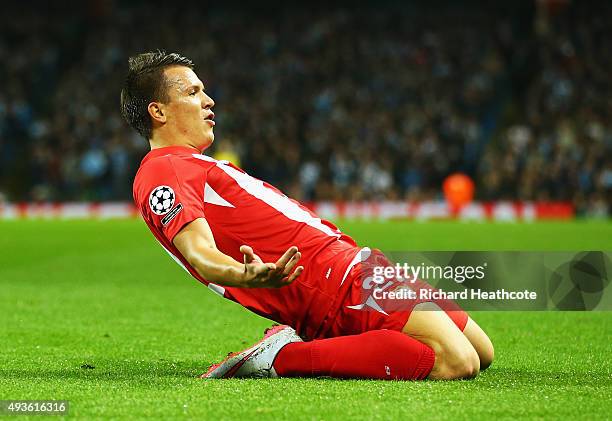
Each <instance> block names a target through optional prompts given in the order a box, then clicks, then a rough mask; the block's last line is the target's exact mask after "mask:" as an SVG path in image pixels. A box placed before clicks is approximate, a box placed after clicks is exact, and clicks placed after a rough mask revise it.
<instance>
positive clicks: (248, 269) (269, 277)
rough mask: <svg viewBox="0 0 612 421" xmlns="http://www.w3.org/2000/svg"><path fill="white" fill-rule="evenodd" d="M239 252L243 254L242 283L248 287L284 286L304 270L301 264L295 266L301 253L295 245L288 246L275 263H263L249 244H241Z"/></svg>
mask: <svg viewBox="0 0 612 421" xmlns="http://www.w3.org/2000/svg"><path fill="white" fill-rule="evenodd" d="M240 252H241V253H242V254H243V255H244V284H245V286H246V287H248V288H280V287H284V286H286V285H289V284H290V283H292V282H293V281H295V280H296V279H297V277H298V276H300V274H301V273H302V271H303V270H304V267H303V266H297V267H296V265H297V262H298V261H299V260H300V257H302V253H300V252H299V251H298V248H297V247H295V246H293V247H289V249H288V250H287V251H286V252H285V253H284V254H283V255H282V256H281V258H280V259H278V261H277V262H276V263H264V262H263V261H262V260H261V258H260V257H259V256H258V255H256V254H255V253H254V252H253V249H252V248H251V247H249V246H241V247H240ZM294 269H295V270H294ZM292 272H293V273H292Z"/></svg>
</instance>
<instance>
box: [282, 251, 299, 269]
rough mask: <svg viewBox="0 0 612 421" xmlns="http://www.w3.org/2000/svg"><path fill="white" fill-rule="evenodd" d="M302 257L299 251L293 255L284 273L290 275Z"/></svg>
mask: <svg viewBox="0 0 612 421" xmlns="http://www.w3.org/2000/svg"><path fill="white" fill-rule="evenodd" d="M300 257H302V253H300V252H299V251H298V252H297V253H295V254H294V255H293V257H292V258H291V260H289V262H288V263H287V265H286V266H285V269H284V270H283V275H289V274H290V273H291V271H292V270H293V268H294V267H295V265H297V263H298V261H299V260H300Z"/></svg>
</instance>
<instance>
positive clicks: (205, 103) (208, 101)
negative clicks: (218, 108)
mask: <svg viewBox="0 0 612 421" xmlns="http://www.w3.org/2000/svg"><path fill="white" fill-rule="evenodd" d="M214 106H215V101H213V99H212V98H211V97H209V96H208V95H206V94H204V98H203V99H202V108H204V109H205V110H207V109H209V108H212V107H214Z"/></svg>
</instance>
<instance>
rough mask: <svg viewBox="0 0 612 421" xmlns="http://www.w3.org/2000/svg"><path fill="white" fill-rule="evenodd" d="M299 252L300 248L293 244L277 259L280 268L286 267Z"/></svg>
mask: <svg viewBox="0 0 612 421" xmlns="http://www.w3.org/2000/svg"><path fill="white" fill-rule="evenodd" d="M297 252H298V248H297V247H296V246H291V247H289V249H287V251H286V252H285V254H283V255H282V256H281V258H280V259H278V260H277V262H276V266H277V267H279V268H284V267H285V265H286V264H287V262H288V261H289V260H290V259H291V258H292V257H293V256H294V255H295V253H297Z"/></svg>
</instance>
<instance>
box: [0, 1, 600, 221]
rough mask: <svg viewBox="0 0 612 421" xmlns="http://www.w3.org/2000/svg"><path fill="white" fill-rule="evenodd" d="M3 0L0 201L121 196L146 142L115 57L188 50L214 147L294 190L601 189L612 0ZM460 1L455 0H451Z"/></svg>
mask: <svg viewBox="0 0 612 421" xmlns="http://www.w3.org/2000/svg"><path fill="white" fill-rule="evenodd" d="M223 3H224V4H223V5H220V4H218V3H212V2H210V3H208V2H200V3H194V4H187V3H182V2H181V3H177V5H173V4H165V5H162V4H152V3H149V2H127V1H114V2H105V1H90V2H82V3H81V2H73V3H65V4H64V5H62V6H61V7H59V8H58V7H57V6H50V5H45V4H44V3H42V2H34V3H30V2H24V3H23V4H21V3H12V4H8V5H6V6H4V9H3V11H2V14H1V17H0V27H1V28H2V29H0V33H1V41H0V60H1V62H2V66H1V67H0V80H2V83H1V86H2V88H1V89H0V201H2V200H6V201H10V202H17V201H81V200H87V201H109V200H126V201H129V200H131V182H132V179H133V176H134V173H135V170H136V168H137V167H138V164H139V162H140V159H141V158H142V156H144V154H145V153H146V151H147V150H148V145H147V142H146V141H145V140H144V139H142V138H139V137H138V135H137V133H136V132H134V131H132V130H131V129H130V128H129V127H128V126H127V124H126V123H125V122H124V121H122V119H121V117H120V115H119V107H118V103H119V92H120V90H121V85H122V79H123V77H124V75H125V72H126V68H127V58H128V57H129V56H130V55H132V54H135V53H139V52H144V51H149V50H154V49H165V50H167V51H177V52H180V53H182V54H184V55H186V56H188V57H190V58H192V59H193V60H194V61H195V63H196V65H197V67H196V71H197V73H198V74H199V76H200V78H201V79H202V80H203V81H204V83H205V84H206V86H207V90H208V93H209V94H210V95H211V96H212V97H213V99H214V100H215V101H216V103H217V105H216V107H215V114H216V116H217V117H216V118H215V119H216V121H217V125H216V127H215V134H216V141H215V146H214V147H213V148H212V149H211V150H209V151H208V152H207V153H209V154H211V155H213V156H216V157H220V158H224V159H228V158H229V159H230V160H232V161H234V162H236V163H238V164H239V165H240V166H241V167H243V168H244V169H245V170H246V171H247V172H249V173H250V174H252V175H254V176H256V177H258V178H261V179H264V180H266V181H268V182H270V183H272V184H274V185H277V186H278V187H280V188H281V189H282V190H284V191H285V192H286V193H287V194H289V195H290V196H292V197H295V198H297V199H301V200H327V199H343V200H384V199H388V200H404V199H406V200H432V199H437V198H439V197H440V195H441V184H442V180H443V179H444V178H445V177H446V176H447V175H449V174H450V173H453V172H457V171H461V172H465V173H466V174H468V175H470V176H471V177H472V178H473V179H474V181H475V183H476V198H477V199H479V200H485V201H488V200H529V201H569V202H572V203H573V204H574V205H575V207H576V210H577V213H578V215H583V216H600V217H601V216H603V217H605V216H607V215H608V214H609V212H610V210H611V209H610V208H611V205H612V154H611V151H612V119H611V116H612V99H611V95H610V94H611V93H612V92H611V91H612V78H611V76H610V75H611V74H612V63H611V58H610V57H611V55H610V51H612V29H611V28H610V22H612V4H610V3H609V2H591V1H589V2H578V1H574V2H569V1H562V0H556V1H519V2H503V3H504V4H503V5H500V4H493V3H498V2H477V1H468V2H465V1H462V2H452V1H427V2H426V1H407V2H380V1H378V2H364V3H361V4H360V6H358V7H356V6H349V5H347V4H341V3H335V4H334V5H332V6H330V5H325V4H322V3H308V4H303V5H291V6H287V5H283V4H282V3H275V2H266V3H264V4H258V5H256V6H249V7H244V6H241V5H240V4H239V3H237V2H234V3H232V2H229V3H227V2H223ZM459 3H460V4H459Z"/></svg>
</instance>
